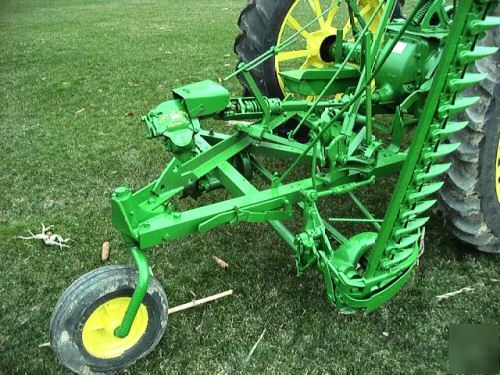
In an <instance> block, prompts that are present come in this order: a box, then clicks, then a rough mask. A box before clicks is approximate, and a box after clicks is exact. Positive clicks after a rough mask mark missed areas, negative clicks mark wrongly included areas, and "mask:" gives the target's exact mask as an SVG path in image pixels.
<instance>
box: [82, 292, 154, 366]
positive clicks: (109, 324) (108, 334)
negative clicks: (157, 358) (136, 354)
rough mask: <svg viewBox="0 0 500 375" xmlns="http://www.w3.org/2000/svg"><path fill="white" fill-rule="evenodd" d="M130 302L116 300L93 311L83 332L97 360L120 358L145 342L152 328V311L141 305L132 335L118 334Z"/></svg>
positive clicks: (84, 341) (88, 350)
mask: <svg viewBox="0 0 500 375" xmlns="http://www.w3.org/2000/svg"><path fill="white" fill-rule="evenodd" d="M130 300H131V298H130V297H118V298H113V299H111V300H109V301H106V302H104V303H103V304H101V305H99V306H97V308H96V309H95V310H94V312H92V314H91V315H90V316H89V318H88V319H87V321H86V322H85V325H84V326H83V330H82V343H83V346H84V348H85V350H86V351H87V352H89V354H91V355H93V356H94V357H96V358H103V359H110V358H117V357H120V356H121V355H123V353H125V352H126V351H127V350H129V349H130V348H132V347H133V346H135V345H136V344H137V343H138V342H139V341H140V340H141V338H142V337H143V336H144V334H145V333H146V330H147V328H148V310H147V308H146V306H144V305H141V306H140V308H139V311H138V312H137V316H136V318H135V320H134V323H133V324H132V328H131V330H130V333H129V334H128V336H127V337H124V338H119V337H117V336H116V335H115V330H116V329H117V328H118V327H119V326H120V323H121V322H122V319H123V316H124V315H125V312H126V311H127V307H128V305H129V302H130Z"/></svg>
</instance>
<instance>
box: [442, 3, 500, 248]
mask: <svg viewBox="0 0 500 375" xmlns="http://www.w3.org/2000/svg"><path fill="white" fill-rule="evenodd" d="M499 9H500V8H497V10H496V12H495V14H496V15H499V13H500V12H499ZM479 44H481V45H488V46H500V30H493V31H492V32H490V33H489V34H488V36H487V37H486V38H485V39H484V40H482V41H481V42H480V43H479ZM499 65H500V54H499V53H496V54H495V55H493V56H491V57H488V58H484V59H481V60H479V61H478V62H477V63H476V65H475V66H473V67H472V68H471V71H475V72H482V73H488V78H487V79H485V80H484V81H483V82H482V83H481V84H479V85H476V86H475V87H472V88H470V89H468V90H467V91H466V92H465V93H464V95H465V96H471V95H475V96H480V97H481V101H480V102H479V103H478V104H477V105H476V106H474V107H471V108H469V109H467V111H466V112H465V113H464V114H463V115H461V116H462V119H463V120H467V121H469V124H468V126H467V127H466V128H465V129H464V130H463V131H461V132H459V133H457V134H456V135H454V136H453V137H451V139H450V141H451V142H460V143H461V146H460V147H459V149H458V150H457V151H456V152H455V153H454V154H453V155H452V157H451V162H452V167H451V168H450V170H449V171H448V172H447V174H446V178H445V185H444V187H443V188H442V189H441V190H440V192H439V197H440V202H441V205H440V206H441V209H442V211H443V213H444V215H445V218H446V220H447V223H448V224H449V227H450V229H451V231H452V232H453V233H454V234H455V236H456V237H457V238H459V239H460V240H462V241H464V242H466V243H468V244H471V245H473V246H474V247H475V248H477V249H478V250H480V251H484V252H489V253H499V252H500V186H499V184H500V181H499V178H500V165H499V163H500V85H499V83H500V71H499V69H498V67H499Z"/></svg>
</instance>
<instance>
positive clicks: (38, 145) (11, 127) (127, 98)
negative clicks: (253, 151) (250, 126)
mask: <svg viewBox="0 0 500 375" xmlns="http://www.w3.org/2000/svg"><path fill="white" fill-rule="evenodd" d="M243 6H244V1H243V0H241V1H236V0H234V1H229V0H222V1H217V2H215V1H209V0H196V1H195V0H188V1H160V0H151V1H147V2H146V1H142V0H120V1H118V0H85V1H84V0H55V1H52V0H51V1H49V0H16V1H14V0H11V1H8V0H4V1H2V2H1V4H0V45H1V48H0V94H1V96H0V101H1V105H0V166H1V175H0V189H1V190H0V238H1V245H0V248H1V256H2V259H1V261H0V296H1V300H0V373H2V372H4V373H28V374H31V373H65V370H64V369H63V368H62V367H61V366H60V365H59V364H58V362H57V360H56V358H55V357H54V355H53V354H52V352H51V350H50V349H49V348H47V347H41V348H39V345H40V344H42V343H45V342H47V341H48V326H49V319H50V315H51V312H52V308H53V306H54V305H55V304H56V301H57V299H58V298H59V296H60V294H61V293H62V292H63V290H64V289H65V288H66V287H67V286H68V285H69V284H70V283H71V282H72V280H74V279H76V278H77V277H79V276H80V275H82V274H83V273H85V272H88V271H90V270H92V269H94V268H96V267H99V266H100V265H101V262H100V259H99V257H100V247H101V244H102V242H103V241H104V240H110V241H111V243H112V248H113V251H112V257H111V263H116V264H120V263H129V262H131V258H130V256H129V254H128V252H127V251H126V249H125V248H124V246H123V245H122V244H121V242H120V239H119V236H118V234H117V232H116V231H114V230H113V228H112V226H111V222H110V204H109V198H110V194H111V192H112V191H113V189H114V188H115V187H116V186H120V185H127V186H130V187H132V188H134V189H136V188H139V187H140V186H142V185H144V184H145V183H146V182H148V181H150V180H152V179H153V178H154V177H155V176H157V174H158V173H159V172H160V171H161V169H162V167H163V166H164V165H165V163H166V162H167V161H168V158H169V156H168V155H167V154H165V152H164V151H163V147H162V146H161V144H160V143H159V142H156V141H148V140H146V138H145V129H143V127H142V126H141V124H140V123H139V121H138V116H139V115H141V114H144V113H146V112H147V111H148V110H149V109H151V108H153V107H154V106H156V105H157V104H158V103H159V102H161V101H163V100H165V99H167V98H168V96H169V90H170V89H171V88H172V87H175V86H179V85H182V84H184V83H189V82H192V81H196V80H201V79H205V78H217V77H221V76H223V75H224V74H226V73H229V72H230V71H231V70H232V68H233V66H234V64H235V62H236V58H235V56H234V55H233V54H232V43H233V38H234V36H235V35H236V33H237V28H236V20H237V17H238V14H239V11H240V10H241V8H242V7H243ZM231 90H233V91H234V92H237V90H238V87H237V84H236V83H233V84H232V86H231ZM83 108H84V109H85V110H84V111H80V110H81V109H83ZM77 112H79V113H77ZM389 182H390V181H389ZM389 182H388V183H387V184H386V185H380V186H379V187H378V188H375V189H371V190H368V191H366V193H365V197H366V198H368V201H369V202H371V203H372V204H375V205H376V206H377V207H378V209H379V210H381V209H383V206H384V204H385V202H387V199H388V192H389V191H390V190H388V187H389V189H390V187H391V186H392V185H390V184H389ZM216 197H217V194H216ZM207 201H208V198H203V199H202V200H201V202H200V203H204V202H207ZM192 203H193V202H192V201H185V202H182V206H183V208H187V207H188V206H189V205H190V204H192ZM327 206H328V207H326V208H327V209H329V210H332V211H333V210H341V209H344V210H345V209H347V208H346V207H345V205H344V204H343V203H341V202H340V201H339V200H337V201H336V200H333V199H332V200H330V201H329V202H328V204H327ZM41 222H43V223H45V224H54V225H55V226H56V231H57V232H58V233H60V234H62V235H64V236H67V237H71V238H72V239H73V240H74V242H72V244H71V248H70V249H63V250H59V249H57V248H48V247H45V246H43V245H42V244H40V243H38V242H26V241H22V240H19V239H17V238H16V236H19V235H25V234H27V231H28V230H32V231H37V230H38V228H39V225H40V223H41ZM427 234H428V240H427V248H426V253H425V255H424V257H423V259H422V262H421V264H420V268H419V272H418V273H417V274H416V275H415V276H414V278H413V280H412V282H411V283H410V284H409V285H408V286H406V287H405V288H404V290H403V291H402V292H401V293H400V294H399V295H398V296H397V297H395V298H394V299H393V300H392V301H391V302H390V303H388V304H387V305H385V306H384V307H382V308H381V309H379V310H378V311H376V312H374V313H373V314H371V315H369V316H364V315H355V316H345V315H341V314H339V313H337V312H336V311H335V310H334V309H333V308H332V306H330V305H329V303H328V302H327V301H326V297H325V288H324V283H323V280H322V279H321V276H320V274H319V273H317V272H309V273H307V274H306V275H305V276H304V277H302V278H297V277H296V275H295V269H294V262H293V259H292V255H291V253H290V251H289V250H288V249H287V248H286V246H285V245H284V244H283V243H282V242H281V241H280V240H279V238H278V236H277V235H275V234H274V233H273V232H272V231H271V229H269V228H268V227H267V226H266V225H264V224H262V225H254V224H246V223H243V224H238V225H233V226H226V227H223V228H220V229H217V230H215V231H212V232H210V233H208V234H207V235H204V236H192V237H188V238H186V239H183V240H182V241H175V242H173V243H170V244H168V245H165V246H163V247H159V248H155V249H153V250H151V251H149V259H150V261H151V264H152V265H154V272H155V274H156V276H157V277H158V278H159V280H160V281H161V282H162V283H163V285H164V287H165V290H166V292H167V295H168V296H169V302H170V305H171V306H175V305H178V304H181V303H184V302H186V301H189V300H191V299H192V298H193V297H194V296H195V297H198V298H199V297H203V296H207V295H211V294H214V293H217V292H221V291H223V290H226V289H230V288H232V289H234V291H235V295H234V296H233V297H229V298H226V299H224V300H221V301H218V302H214V303H212V304H209V305H206V306H203V307H200V308H196V309H192V310H189V311H186V312H182V313H179V314H176V315H173V316H172V317H171V319H170V321H169V326H168V328H167V332H166V335H165V337H164V338H163V340H162V341H161V343H160V345H159V346H158V348H157V349H156V350H155V351H154V352H153V353H152V354H151V355H150V356H148V357H147V358H146V359H144V360H142V361H140V362H139V363H137V364H136V365H135V366H134V367H132V368H131V369H130V372H131V373H158V374H159V373H190V372H205V373H214V372H218V373H221V372H247V371H251V372H264V371H265V372H299V373H305V372H317V373H318V372H321V373H323V372H330V373H383V372H396V373H429V372H444V371H446V369H447V348H448V341H447V331H448V328H449V326H450V325H451V324H455V323H483V322H489V323H492V322H493V323H495V322H498V306H499V298H498V296H499V293H498V292H499V289H498V284H495V283H494V282H492V281H491V278H495V277H496V278H498V268H497V267H498V258H495V257H494V256H492V255H486V254H478V253H476V252H474V251H473V250H472V249H470V248H467V247H466V246H465V245H463V244H461V243H459V242H458V241H456V240H455V239H454V238H453V237H452V236H451V234H449V233H447V231H446V229H445V228H444V227H443V223H442V221H440V220H439V219H438V218H434V219H433V220H432V221H431V223H430V225H428V227H427ZM212 254H217V255H218V256H219V257H221V258H223V259H225V260H226V261H227V262H228V263H229V264H230V268H229V269H228V270H227V271H223V270H221V269H219V268H218V267H217V266H216V265H215V263H214V262H213V260H212V259H211V255H212ZM481 283H482V284H484V286H479V285H480V284H481ZM471 285H472V286H477V289H476V291H475V292H473V293H469V294H462V295H459V296H456V297H454V298H452V299H450V300H447V301H445V302H440V303H438V302H437V301H436V298H435V296H436V295H437V294H442V293H445V292H449V291H452V290H457V289H460V288H462V287H464V286H471ZM264 329H266V330H267V332H266V334H265V336H264V338H263V340H262V341H261V343H260V345H259V346H258V348H257V350H256V351H255V353H254V355H253V356H252V358H251V360H250V361H249V362H248V363H245V358H246V356H247V355H248V353H249V351H250V349H251V347H252V345H253V344H254V342H255V341H256V340H257V339H258V337H259V335H260V334H261V332H262V331H263V330H264ZM383 332H387V334H388V335H387V336H385V335H383Z"/></svg>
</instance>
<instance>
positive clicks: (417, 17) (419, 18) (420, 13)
mask: <svg viewBox="0 0 500 375" xmlns="http://www.w3.org/2000/svg"><path fill="white" fill-rule="evenodd" d="M432 4H433V1H432V0H429V1H427V2H426V3H425V4H424V5H422V8H420V9H419V10H418V11H417V13H416V14H415V18H413V21H412V25H414V26H418V25H420V23H421V22H422V21H423V20H424V17H425V15H426V13H427V12H428V11H429V9H430V8H431V6H432Z"/></svg>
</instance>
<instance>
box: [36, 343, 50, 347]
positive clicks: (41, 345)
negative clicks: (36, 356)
mask: <svg viewBox="0 0 500 375" xmlns="http://www.w3.org/2000/svg"><path fill="white" fill-rule="evenodd" d="M49 346H50V342H44V343H43V344H40V345H38V347H39V348H47V347H49Z"/></svg>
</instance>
